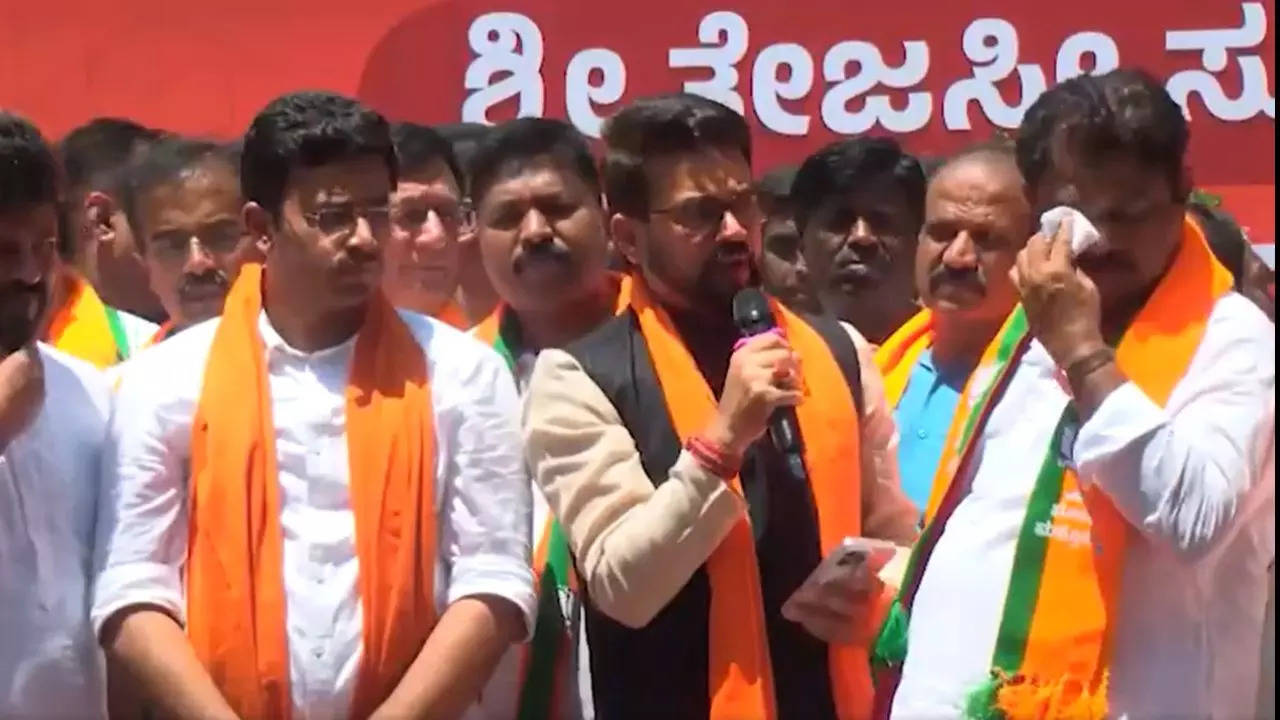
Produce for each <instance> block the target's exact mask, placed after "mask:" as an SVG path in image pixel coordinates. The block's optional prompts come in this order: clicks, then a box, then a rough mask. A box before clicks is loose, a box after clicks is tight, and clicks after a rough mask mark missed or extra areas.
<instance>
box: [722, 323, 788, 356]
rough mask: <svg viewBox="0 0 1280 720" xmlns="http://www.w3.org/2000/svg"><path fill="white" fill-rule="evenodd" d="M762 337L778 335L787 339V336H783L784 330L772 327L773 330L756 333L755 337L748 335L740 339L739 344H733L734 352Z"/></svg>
mask: <svg viewBox="0 0 1280 720" xmlns="http://www.w3.org/2000/svg"><path fill="white" fill-rule="evenodd" d="M761 335H777V336H778V337H780V338H784V339H785V338H786V337H787V336H786V335H785V334H783V332H782V328H780V327H772V328H769V329H768V330H765V331H764V332H761V333H756V334H755V335H748V336H746V337H744V338H739V339H738V342H736V343H734V344H733V351H734V352H738V351H739V350H741V349H742V346H743V345H746V344H747V343H749V342H751V341H752V340H754V339H755V338H758V337H760V336H761Z"/></svg>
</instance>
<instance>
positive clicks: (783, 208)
mask: <svg viewBox="0 0 1280 720" xmlns="http://www.w3.org/2000/svg"><path fill="white" fill-rule="evenodd" d="M798 171H799V168H797V167H796V166H795V165H780V166H778V167H776V168H774V169H772V170H770V171H769V172H767V173H765V174H764V175H762V176H760V180H759V182H757V183H756V195H757V196H759V198H760V206H761V208H763V209H764V211H765V213H766V214H768V215H776V214H783V213H790V212H791V186H792V185H793V184H795V181H796V173H797V172H798Z"/></svg>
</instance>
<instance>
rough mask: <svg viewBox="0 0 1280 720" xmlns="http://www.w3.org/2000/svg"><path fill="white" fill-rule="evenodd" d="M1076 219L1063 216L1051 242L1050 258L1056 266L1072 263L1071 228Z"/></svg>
mask: <svg viewBox="0 0 1280 720" xmlns="http://www.w3.org/2000/svg"><path fill="white" fill-rule="evenodd" d="M1074 220H1075V218H1072V217H1065V218H1063V219H1062V222H1061V223H1059V224H1058V231H1057V232H1055V233H1054V234H1053V240H1052V241H1051V242H1050V243H1049V257H1048V260H1049V262H1050V263H1051V264H1052V265H1053V266H1054V267H1064V266H1067V265H1069V264H1070V263H1071V228H1072V226H1073V221H1074Z"/></svg>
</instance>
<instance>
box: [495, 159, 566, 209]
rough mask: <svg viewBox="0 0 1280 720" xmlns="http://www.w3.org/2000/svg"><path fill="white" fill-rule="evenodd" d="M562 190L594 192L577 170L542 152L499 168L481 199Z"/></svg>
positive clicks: (498, 199)
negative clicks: (541, 155) (538, 155)
mask: <svg viewBox="0 0 1280 720" xmlns="http://www.w3.org/2000/svg"><path fill="white" fill-rule="evenodd" d="M560 193H571V194H577V193H586V194H591V189H590V188H589V187H588V186H587V183H586V182H585V181H583V179H582V177H581V176H579V175H578V173H576V172H574V171H573V170H571V169H569V168H567V167H564V165H563V164H562V163H559V162H556V161H555V160H554V159H553V158H551V157H547V156H543V157H538V158H533V159H531V160H528V161H524V162H520V163H518V164H517V163H507V164H506V166H505V167H501V168H499V172H498V174H497V176H496V177H495V178H494V180H493V182H492V183H491V184H490V185H489V189H488V190H486V191H485V194H484V197H483V198H482V199H481V203H484V204H487V203H495V202H503V201H506V200H511V199H515V198H520V197H527V196H536V195H551V194H560Z"/></svg>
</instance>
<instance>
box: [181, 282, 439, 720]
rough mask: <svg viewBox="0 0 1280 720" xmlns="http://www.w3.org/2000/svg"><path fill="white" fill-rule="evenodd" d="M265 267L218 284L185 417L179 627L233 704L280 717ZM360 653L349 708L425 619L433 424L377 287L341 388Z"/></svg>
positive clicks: (286, 707) (411, 646)
mask: <svg viewBox="0 0 1280 720" xmlns="http://www.w3.org/2000/svg"><path fill="white" fill-rule="evenodd" d="M262 277H263V269H262V266H261V265H258V264H248V265H245V266H244V268H243V269H242V270H241V272H240V276H239V278H238V279H237V280H236V282H235V284H234V285H233V286H232V289H231V292H230V294H229V295H228V297H227V303H226V308H225V310H224V312H223V315H222V319H221V321H220V322H219V324H218V328H217V331H216V333H215V335H214V339H213V345H212V347H211V349H210V352H209V359H208V361H207V364H206V367H205V371H204V384H203V387H202V390H201V394H200V400H199V404H198V406H197V408H196V413H195V418H194V420H193V422H192V429H191V432H192V438H191V481H190V493H189V503H190V506H189V508H188V510H189V517H190V533H189V545H188V550H187V612H188V623H187V635H188V637H189V638H190V640H191V645H192V647H193V648H194V650H195V653H196V656H197V657H198V658H199V659H200V661H201V663H202V664H203V665H204V667H205V669H206V670H208V671H209V674H210V676H211V677H212V678H213V681H214V683H215V684H216V685H217V686H218V689H219V691H221V693H222V695H223V697H225V698H226V699H227V701H228V702H229V703H230V704H231V706H232V708H233V709H234V710H235V711H236V713H237V714H238V715H239V716H240V717H244V718H288V717H290V715H291V711H292V701H291V699H290V692H289V653H288V639H287V636H286V632H285V592H284V578H283V567H282V565H283V557H282V542H283V541H282V533H281V528H280V511H281V507H280V502H281V501H280V488H279V483H278V482H277V479H276V472H277V468H276V449H275V440H274V427H273V420H272V415H271V393H270V388H269V385H268V379H267V368H266V361H265V357H266V354H265V349H264V345H263V341H262V337H261V335H260V334H259V332H258V322H259V315H260V314H261V312H262V291H261V283H262ZM346 435H347V447H348V452H349V455H350V462H349V464H350V489H351V507H352V511H353V514H354V516H355V534H356V554H357V557H358V559H359V566H360V578H359V590H360V602H361V608H362V610H363V656H362V658H361V665H360V669H359V672H358V674H357V680H356V689H355V697H354V699H353V703H352V708H351V711H350V715H351V717H356V718H363V717H365V716H367V715H369V713H371V712H372V711H373V710H374V709H376V708H377V706H378V705H379V704H380V703H381V702H382V701H383V700H385V699H386V697H387V696H388V695H389V694H390V693H391V691H392V690H394V689H395V687H396V685H397V683H399V681H400V679H401V677H402V676H403V675H404V673H405V671H406V670H407V669H408V667H409V665H410V664H411V663H412V662H413V660H414V659H415V658H416V657H417V655H418V653H419V651H420V650H421V648H422V645H423V643H424V642H425V641H426V639H427V635H428V634H429V633H430V631H431V629H432V627H433V626H434V624H435V620H436V618H435V608H434V596H433V592H432V583H433V579H434V573H435V557H436V553H435V544H436V527H435V510H434V481H435V478H434V476H433V473H434V462H435V434H434V429H433V424H432V414H431V392H430V385H429V383H428V378H427V364H426V357H425V356H424V354H423V351H422V347H421V345H419V344H418V342H417V341H416V340H415V338H414V337H413V335H412V333H411V332H410V330H409V328H408V327H406V326H405V324H404V323H403V321H401V319H400V318H399V316H398V315H397V314H396V311H395V309H394V308H392V306H391V305H390V303H388V302H387V300H386V299H385V298H384V297H383V296H382V295H381V294H379V295H377V296H375V297H374V298H373V299H372V301H371V302H370V304H369V309H368V313H367V315H366V317H365V321H364V325H363V326H362V328H361V329H360V333H359V335H358V336H357V339H356V342H355V351H354V357H353V360H352V366H351V377H350V380H349V382H348V385H347V390H346Z"/></svg>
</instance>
